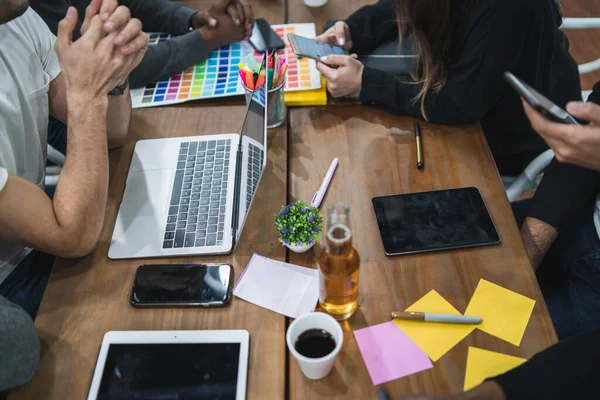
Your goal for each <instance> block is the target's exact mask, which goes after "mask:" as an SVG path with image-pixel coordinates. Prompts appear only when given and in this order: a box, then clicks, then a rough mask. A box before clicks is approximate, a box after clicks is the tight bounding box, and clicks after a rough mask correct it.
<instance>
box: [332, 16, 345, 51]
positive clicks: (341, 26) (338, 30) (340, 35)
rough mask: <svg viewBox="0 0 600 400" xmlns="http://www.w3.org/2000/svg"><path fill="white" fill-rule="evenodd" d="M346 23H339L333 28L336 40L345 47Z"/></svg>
mask: <svg viewBox="0 0 600 400" xmlns="http://www.w3.org/2000/svg"><path fill="white" fill-rule="evenodd" d="M345 26H346V23H344V22H341V21H338V22H336V23H335V25H334V26H333V33H334V34H335V39H336V41H337V44H338V45H340V46H343V45H345V44H346V29H345Z"/></svg>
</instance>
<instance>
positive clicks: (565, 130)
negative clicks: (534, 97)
mask: <svg viewBox="0 0 600 400" xmlns="http://www.w3.org/2000/svg"><path fill="white" fill-rule="evenodd" d="M523 107H524V108H525V113H526V114H527V117H528V118H529V121H530V122H531V127H532V128H533V130H534V131H536V132H537V133H539V134H540V136H542V138H543V139H544V140H546V141H548V140H561V141H562V140H565V139H567V137H568V136H569V134H570V130H569V127H570V125H566V124H561V123H558V122H552V121H550V120H548V119H546V118H544V116H543V115H542V114H540V113H539V112H537V111H536V110H534V109H533V108H532V107H531V106H530V105H529V104H527V103H526V102H525V101H523Z"/></svg>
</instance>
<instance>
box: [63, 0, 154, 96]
mask: <svg viewBox="0 0 600 400" xmlns="http://www.w3.org/2000/svg"><path fill="white" fill-rule="evenodd" d="M76 25H77V9H76V8H75V7H69V9H68V11H67V15H66V16H65V18H64V19H63V20H62V21H61V22H60V23H59V25H58V34H57V40H56V44H55V51H56V54H57V56H58V60H59V63H60V66H61V70H62V72H63V74H64V76H65V80H66V84H67V88H68V89H76V90H75V91H73V90H71V91H67V95H68V96H69V93H77V95H78V96H80V97H85V98H86V99H88V100H90V99H99V98H103V97H105V96H106V94H107V93H108V92H110V91H111V90H112V89H114V88H115V87H117V86H120V85H123V84H124V83H125V82H126V80H127V77H128V76H129V74H130V73H131V71H132V70H133V69H134V68H135V67H137V65H138V64H139V63H140V61H141V60H142V57H143V56H144V53H145V52H146V49H147V48H148V36H147V35H146V34H145V33H144V32H142V24H141V22H140V21H139V20H138V19H135V18H131V15H130V12H129V9H128V8H127V7H124V6H119V4H118V3H117V1H116V0H92V2H91V3H90V5H89V6H88V7H87V8H86V12H85V20H84V22H83V24H82V25H81V38H80V39H79V40H77V41H76V42H73V30H74V29H75V26H76Z"/></svg>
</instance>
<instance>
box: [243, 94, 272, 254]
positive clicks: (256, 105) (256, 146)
mask: <svg viewBox="0 0 600 400" xmlns="http://www.w3.org/2000/svg"><path fill="white" fill-rule="evenodd" d="M248 98H250V105H249V106H248V113H247V115H246V120H245V121H244V126H243V127H242V152H243V155H242V164H241V179H240V185H241V187H240V191H239V193H240V197H239V224H238V227H237V231H236V243H237V242H238V240H239V238H240V235H241V233H242V229H243V227H244V223H245V222H246V217H247V216H248V212H249V211H250V205H251V204H252V200H253V199H254V196H255V194H256V190H257V188H258V183H259V182H260V178H261V177H262V174H263V171H264V169H265V166H266V164H267V115H266V114H267V113H266V110H267V87H266V85H263V86H261V87H260V88H258V89H257V90H256V91H255V92H254V94H253V95H252V97H250V96H247V97H246V101H248Z"/></svg>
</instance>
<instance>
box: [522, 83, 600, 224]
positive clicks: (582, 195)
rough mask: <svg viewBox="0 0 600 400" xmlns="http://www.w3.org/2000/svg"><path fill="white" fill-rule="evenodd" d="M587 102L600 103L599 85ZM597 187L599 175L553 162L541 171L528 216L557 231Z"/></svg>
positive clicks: (593, 194) (599, 185)
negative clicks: (540, 177) (542, 173)
mask: <svg viewBox="0 0 600 400" xmlns="http://www.w3.org/2000/svg"><path fill="white" fill-rule="evenodd" d="M588 101H593V102H594V103H596V104H600V82H598V83H597V84H596V86H594V91H593V92H592V94H591V95H590V97H589V99H588ZM599 188H600V172H598V171H592V170H589V169H585V168H581V167H576V166H574V165H571V164H565V163H561V162H559V161H558V160H556V159H554V160H552V162H551V163H550V165H549V166H548V167H547V168H546V171H545V172H544V178H543V179H542V181H541V182H540V185H539V187H538V188H537V191H536V192H535V196H534V198H533V204H532V206H531V209H530V211H529V213H528V216H530V217H533V218H536V219H539V220H540V221H544V222H546V223H547V224H549V225H551V226H553V227H554V228H556V229H557V230H558V231H560V230H561V228H562V227H564V226H565V225H566V224H568V223H569V221H570V220H571V219H572V218H573V216H575V215H576V214H577V213H579V212H580V211H581V208H582V207H584V206H585V205H586V204H588V203H589V202H590V201H592V200H593V199H594V198H595V197H596V195H597V194H598V189H599ZM590 217H591V216H590Z"/></svg>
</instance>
